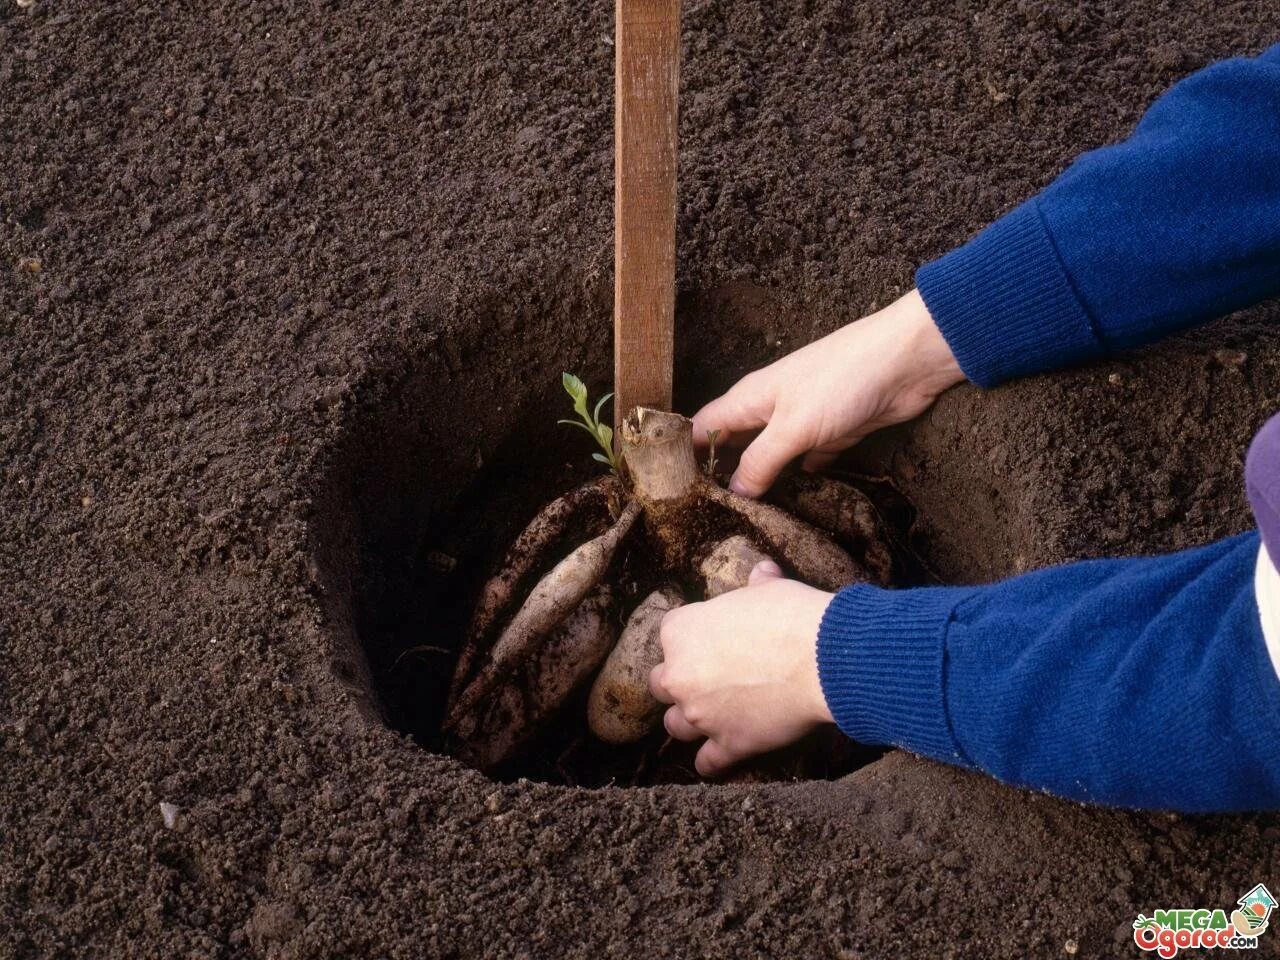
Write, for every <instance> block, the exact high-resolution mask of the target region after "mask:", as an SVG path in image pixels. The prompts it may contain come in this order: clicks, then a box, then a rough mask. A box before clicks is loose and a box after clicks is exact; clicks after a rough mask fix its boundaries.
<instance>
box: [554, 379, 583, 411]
mask: <svg viewBox="0 0 1280 960" xmlns="http://www.w3.org/2000/svg"><path fill="white" fill-rule="evenodd" d="M560 382H561V383H562V384H563V385H564V392H565V393H567V394H569V396H570V397H572V398H573V402H574V404H575V405H577V404H579V403H584V402H585V401H586V399H587V385H586V384H585V383H583V382H582V381H581V380H579V379H578V378H577V377H575V376H574V375H573V374H572V373H562V374H560Z"/></svg>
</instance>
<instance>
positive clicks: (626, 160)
mask: <svg viewBox="0 0 1280 960" xmlns="http://www.w3.org/2000/svg"><path fill="white" fill-rule="evenodd" d="M616 9H617V26H616V30H617V36H616V39H615V43H614V49H615V53H616V58H617V59H616V62H615V91H614V92H615V97H616V100H615V106H614V162H615V170H614V231H615V232H614V245H613V269H614V282H613V389H614V392H615V396H614V400H613V410H614V418H613V419H614V424H615V426H616V425H618V424H620V423H621V421H622V418H623V417H625V416H626V415H627V413H628V411H630V410H631V409H632V408H633V407H654V408H656V409H658V410H670V409H671V375H672V367H673V365H674V333H675V261H676V118H677V109H678V92H679V87H680V0H617V8H616Z"/></svg>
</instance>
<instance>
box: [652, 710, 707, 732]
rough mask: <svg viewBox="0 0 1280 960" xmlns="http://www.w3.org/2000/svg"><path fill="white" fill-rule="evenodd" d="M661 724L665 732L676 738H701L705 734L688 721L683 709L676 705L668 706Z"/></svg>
mask: <svg viewBox="0 0 1280 960" xmlns="http://www.w3.org/2000/svg"><path fill="white" fill-rule="evenodd" d="M662 725H663V726H664V727H666V728H667V733H669V734H671V735H672V736H673V737H675V738H676V739H677V740H689V741H692V740H701V739H702V738H703V737H704V736H706V734H704V733H703V732H702V731H701V730H699V729H698V728H697V727H695V726H694V725H693V724H692V723H690V722H689V720H688V718H687V717H686V716H685V715H684V711H683V710H681V709H680V708H679V707H678V706H677V707H669V708H668V709H667V712H666V713H665V714H663V716H662Z"/></svg>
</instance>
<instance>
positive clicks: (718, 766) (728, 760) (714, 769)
mask: <svg viewBox="0 0 1280 960" xmlns="http://www.w3.org/2000/svg"><path fill="white" fill-rule="evenodd" d="M737 762H738V758H737V757H735V756H734V755H733V754H731V753H730V752H729V751H728V750H726V749H725V748H724V747H722V746H721V745H720V744H718V743H716V741H714V740H708V741H707V742H706V743H704V744H703V745H702V747H701V748H700V749H699V750H698V755H697V756H696V757H694V759H693V767H694V769H695V770H697V771H698V773H699V775H701V776H704V777H718V776H720V774H722V773H724V772H725V771H726V770H728V769H729V768H730V767H732V766H733V765H734V764H735V763H737Z"/></svg>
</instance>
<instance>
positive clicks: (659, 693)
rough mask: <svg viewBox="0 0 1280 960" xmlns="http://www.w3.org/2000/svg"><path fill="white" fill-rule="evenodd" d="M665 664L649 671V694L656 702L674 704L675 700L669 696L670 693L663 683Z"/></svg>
mask: <svg viewBox="0 0 1280 960" xmlns="http://www.w3.org/2000/svg"><path fill="white" fill-rule="evenodd" d="M665 667H666V664H665V663H660V664H658V665H657V666H656V667H654V668H653V669H652V670H650V671H649V692H650V693H652V694H653V696H654V698H655V699H656V700H660V701H661V702H662V703H675V702H676V698H675V697H673V696H672V695H671V691H670V690H668V689H667V685H666V683H664V682H663V674H664V673H665V672H666V671H665V669H664V668H665Z"/></svg>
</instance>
